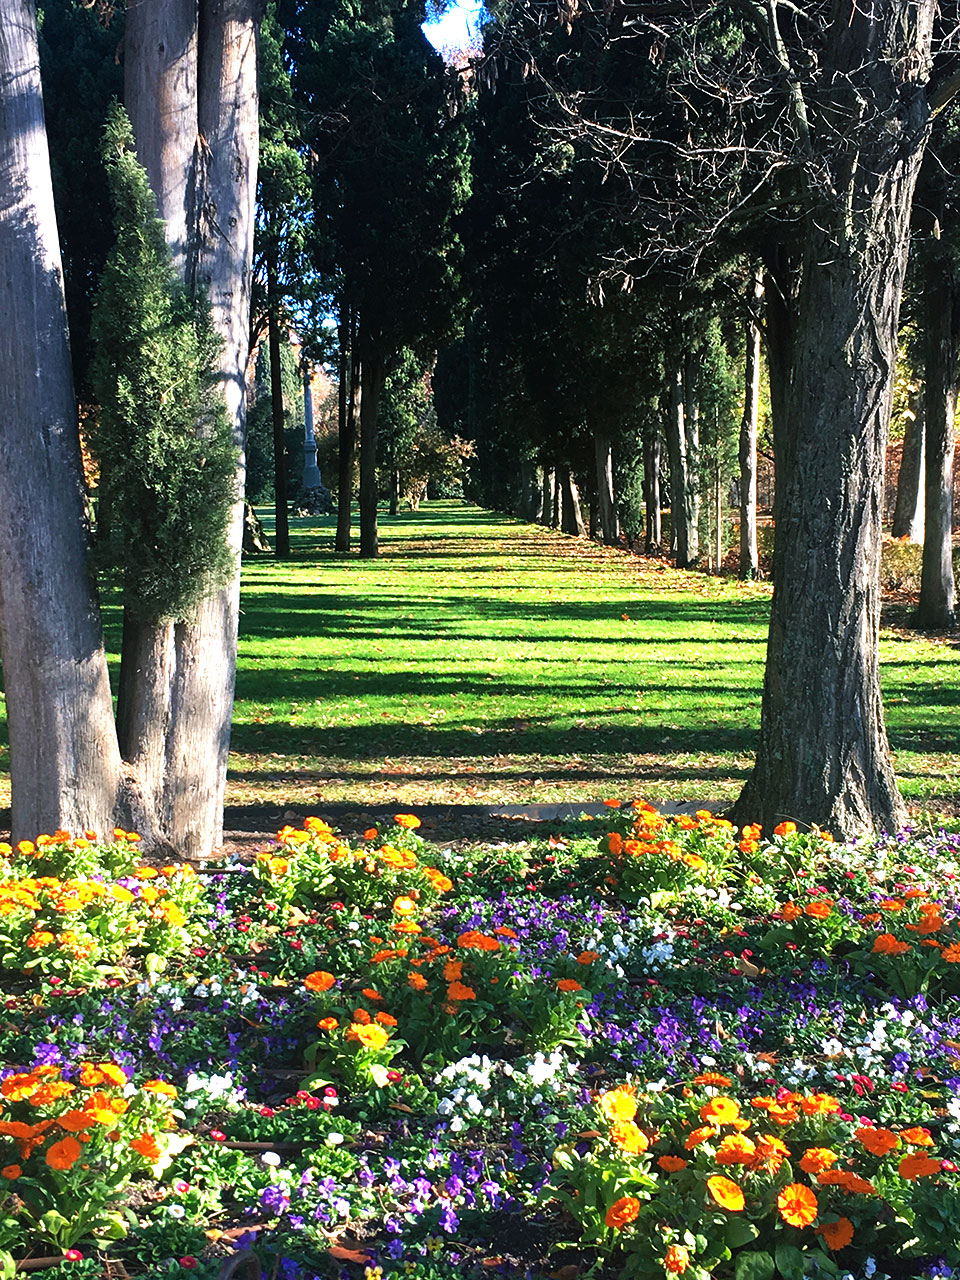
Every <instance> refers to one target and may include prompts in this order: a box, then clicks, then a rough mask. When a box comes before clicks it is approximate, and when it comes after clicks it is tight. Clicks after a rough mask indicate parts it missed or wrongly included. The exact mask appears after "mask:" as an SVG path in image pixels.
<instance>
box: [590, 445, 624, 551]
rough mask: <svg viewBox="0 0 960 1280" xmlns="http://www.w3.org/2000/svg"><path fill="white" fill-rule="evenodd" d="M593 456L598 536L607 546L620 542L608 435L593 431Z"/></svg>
mask: <svg viewBox="0 0 960 1280" xmlns="http://www.w3.org/2000/svg"><path fill="white" fill-rule="evenodd" d="M593 450H594V457H595V459H596V464H597V515H598V517H599V522H600V536H601V538H603V541H604V542H605V543H606V545H607V546H608V547H615V546H617V545H618V544H619V542H620V521H619V519H618V518H617V499H616V497H615V495H614V492H613V446H612V445H611V443H610V439H609V437H608V436H605V435H603V433H602V432H594V436H593Z"/></svg>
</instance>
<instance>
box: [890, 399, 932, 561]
mask: <svg viewBox="0 0 960 1280" xmlns="http://www.w3.org/2000/svg"><path fill="white" fill-rule="evenodd" d="M924 398H925V397H924V395H923V394H922V393H921V394H920V395H916V396H911V397H910V409H911V413H910V415H909V416H908V418H907V425H906V428H905V430H904V433H903V450H902V452H901V454H900V471H899V474H898V475H897V503H896V506H895V507H894V510H893V529H892V533H893V536H894V537H895V538H908V539H909V540H910V541H911V542H916V543H922V542H923V526H924V487H925V480H924V475H925V456H926V448H925V442H924V433H925V428H924V419H925V416H926V415H925V412H924Z"/></svg>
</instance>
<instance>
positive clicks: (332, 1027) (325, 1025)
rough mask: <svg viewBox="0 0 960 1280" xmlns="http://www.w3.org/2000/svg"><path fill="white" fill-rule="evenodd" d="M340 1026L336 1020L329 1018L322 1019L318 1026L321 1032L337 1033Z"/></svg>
mask: <svg viewBox="0 0 960 1280" xmlns="http://www.w3.org/2000/svg"><path fill="white" fill-rule="evenodd" d="M339 1025H340V1023H339V1022H338V1021H337V1019H336V1018H329V1017H328V1018H321V1019H320V1021H319V1022H318V1023H317V1026H318V1027H319V1028H320V1030H321V1031H336V1029H337V1027H339Z"/></svg>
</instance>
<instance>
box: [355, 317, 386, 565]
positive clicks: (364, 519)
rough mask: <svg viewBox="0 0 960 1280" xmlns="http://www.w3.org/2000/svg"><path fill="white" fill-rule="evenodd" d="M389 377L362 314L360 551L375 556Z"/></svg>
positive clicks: (378, 548) (364, 554)
mask: <svg viewBox="0 0 960 1280" xmlns="http://www.w3.org/2000/svg"><path fill="white" fill-rule="evenodd" d="M386 379H387V371H386V364H385V361H384V358H383V355H382V354H381V352H380V349H379V346H378V344H377V342H376V340H375V339H374V338H373V336H372V334H370V333H368V332H365V331H364V328H363V317H362V316H361V317H360V555H361V556H362V557H363V558H364V559H365V560H372V559H373V558H374V557H375V556H377V555H379V553H380V536H379V531H378V529H377V498H378V493H377V434H378V433H377V419H378V417H379V414H380V396H381V394H382V392H383V385H384V383H385V382H386Z"/></svg>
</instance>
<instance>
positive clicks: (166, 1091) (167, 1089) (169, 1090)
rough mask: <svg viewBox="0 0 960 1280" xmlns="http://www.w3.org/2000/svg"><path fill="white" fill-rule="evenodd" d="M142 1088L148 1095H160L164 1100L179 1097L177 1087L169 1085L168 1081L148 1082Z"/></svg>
mask: <svg viewBox="0 0 960 1280" xmlns="http://www.w3.org/2000/svg"><path fill="white" fill-rule="evenodd" d="M140 1088H141V1089H146V1091H147V1092H148V1093H159V1094H160V1095H161V1096H162V1097H164V1098H175V1097H176V1096H177V1090H176V1086H175V1085H172V1084H168V1082H167V1081H166V1080H147V1081H146V1083H145V1084H142V1085H141V1086H140Z"/></svg>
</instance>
